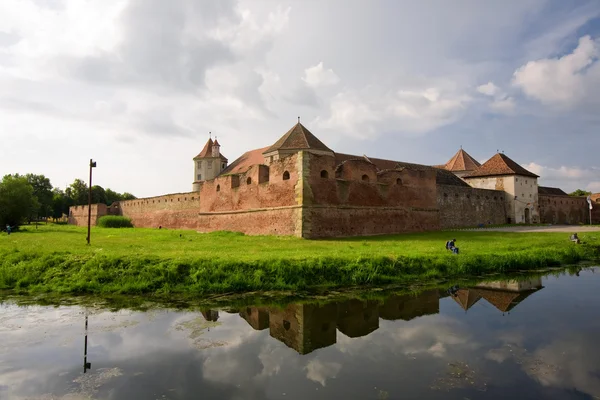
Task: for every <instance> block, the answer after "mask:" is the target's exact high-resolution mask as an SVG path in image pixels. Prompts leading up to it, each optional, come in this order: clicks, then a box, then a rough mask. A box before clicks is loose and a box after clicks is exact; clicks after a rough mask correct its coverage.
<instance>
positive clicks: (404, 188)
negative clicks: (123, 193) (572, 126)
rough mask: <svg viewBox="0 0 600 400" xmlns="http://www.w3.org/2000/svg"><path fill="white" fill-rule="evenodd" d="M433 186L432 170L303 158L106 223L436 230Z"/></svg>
mask: <svg viewBox="0 0 600 400" xmlns="http://www.w3.org/2000/svg"><path fill="white" fill-rule="evenodd" d="M435 179H436V178H435V172H434V171H433V170H428V171H415V170H411V169H408V168H404V169H395V170H385V171H379V170H377V168H376V167H375V165H373V164H371V163H369V162H367V161H366V160H364V159H360V158H358V159H356V160H346V161H344V162H342V163H340V164H337V165H336V161H335V158H334V157H331V156H326V155H315V154H311V153H309V152H306V151H300V152H298V153H296V154H293V155H290V156H288V157H285V158H282V159H279V160H276V161H273V162H271V163H270V164H269V165H268V166H267V165H262V164H261V165H253V166H251V167H250V168H249V169H248V170H247V171H245V172H243V173H238V174H226V175H220V176H218V177H217V178H215V179H212V180H208V181H204V182H203V183H202V184H201V185H200V190H199V191H198V192H189V193H176V194H169V195H164V196H157V197H150V198H144V199H136V200H127V201H121V202H118V203H115V204H113V205H111V206H110V207H109V208H108V209H107V211H105V212H104V215H105V214H107V213H109V214H111V215H123V216H126V217H128V218H131V220H132V223H133V225H134V226H136V227H147V228H158V227H159V226H160V227H163V228H183V229H195V230H197V231H200V232H209V231H215V230H231V231H238V232H244V233H246V234H252V235H259V234H260V235H295V236H299V237H305V238H321V237H341V236H358V235H377V234H387V233H399V232H414V231H424V230H435V229H439V227H440V225H439V212H438V209H437V205H436V181H435ZM80 208H81V209H82V210H83V209H84V208H85V209H86V210H87V208H86V207H80ZM80 212H81V213H83V211H80ZM86 215H87V214H86ZM94 222H95V220H94ZM71 223H73V224H76V225H84V223H83V220H80V219H77V218H73V220H72V222H71ZM85 223H87V220H85Z"/></svg>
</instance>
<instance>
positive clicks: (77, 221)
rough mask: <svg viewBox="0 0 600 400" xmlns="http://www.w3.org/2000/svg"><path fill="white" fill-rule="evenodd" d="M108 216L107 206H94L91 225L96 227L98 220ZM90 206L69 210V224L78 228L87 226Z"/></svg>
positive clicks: (75, 207) (73, 207) (74, 207)
mask: <svg viewBox="0 0 600 400" xmlns="http://www.w3.org/2000/svg"><path fill="white" fill-rule="evenodd" d="M105 215H108V208H107V207H106V205H105V204H92V215H91V219H90V223H91V225H92V226H95V225H96V223H97V222H98V218H100V217H103V216H105ZM87 223H88V206H72V207H70V208H69V224H70V225H78V226H87Z"/></svg>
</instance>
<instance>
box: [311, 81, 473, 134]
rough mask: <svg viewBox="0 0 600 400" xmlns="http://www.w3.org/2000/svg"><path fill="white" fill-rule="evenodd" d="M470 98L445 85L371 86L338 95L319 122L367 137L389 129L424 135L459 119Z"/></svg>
mask: <svg viewBox="0 0 600 400" xmlns="http://www.w3.org/2000/svg"><path fill="white" fill-rule="evenodd" d="M470 100H471V99H470V97H469V96H467V95H465V94H462V93H460V92H455V91H452V90H447V89H444V88H441V87H429V88H423V89H399V90H393V91H390V90H384V89H382V88H377V87H373V86H370V87H366V88H364V89H363V90H360V91H345V92H342V93H339V94H337V95H336V96H335V97H333V99H332V100H331V103H330V110H329V116H328V117H327V118H325V119H321V118H318V119H317V121H316V123H317V125H318V126H319V127H320V128H322V129H331V130H337V131H339V132H343V133H344V134H347V135H350V136H353V137H357V138H363V139H365V138H372V137H374V136H377V135H379V134H381V133H382V132H386V131H387V132H389V131H393V132H399V133H401V134H405V135H406V134H408V135H412V134H423V133H426V132H428V131H431V130H434V129H436V128H439V127H441V126H444V125H448V124H451V123H453V122H455V121H457V120H458V119H459V118H460V117H461V115H462V113H463V112H464V110H465V109H466V108H467V105H468V103H469V102H470Z"/></svg>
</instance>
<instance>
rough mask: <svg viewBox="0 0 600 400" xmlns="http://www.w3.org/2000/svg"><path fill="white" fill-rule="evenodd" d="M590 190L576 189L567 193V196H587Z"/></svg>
mask: <svg viewBox="0 0 600 400" xmlns="http://www.w3.org/2000/svg"><path fill="white" fill-rule="evenodd" d="M590 194H592V192H586V191H585V190H581V189H577V190H576V191H574V192H572V193H569V196H589V195H590Z"/></svg>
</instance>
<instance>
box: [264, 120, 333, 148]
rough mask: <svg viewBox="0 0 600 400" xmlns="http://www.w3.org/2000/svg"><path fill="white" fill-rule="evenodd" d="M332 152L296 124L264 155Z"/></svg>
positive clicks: (302, 126) (301, 126) (303, 127)
mask: <svg viewBox="0 0 600 400" xmlns="http://www.w3.org/2000/svg"><path fill="white" fill-rule="evenodd" d="M303 149H312V150H322V151H331V152H332V150H331V149H330V148H329V147H327V146H325V144H324V143H323V142H321V141H320V140H319V139H317V137H316V136H315V135H313V134H312V133H311V132H310V131H309V130H308V129H306V127H305V126H304V125H302V124H301V123H300V122H298V123H297V124H296V125H294V126H293V127H292V129H290V130H289V131H287V133H286V134H285V135H283V136H282V137H281V138H280V139H279V140H278V141H277V142H275V144H274V145H272V146H271V147H269V148H268V149H267V151H265V153H270V152H272V151H277V150H303Z"/></svg>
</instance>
